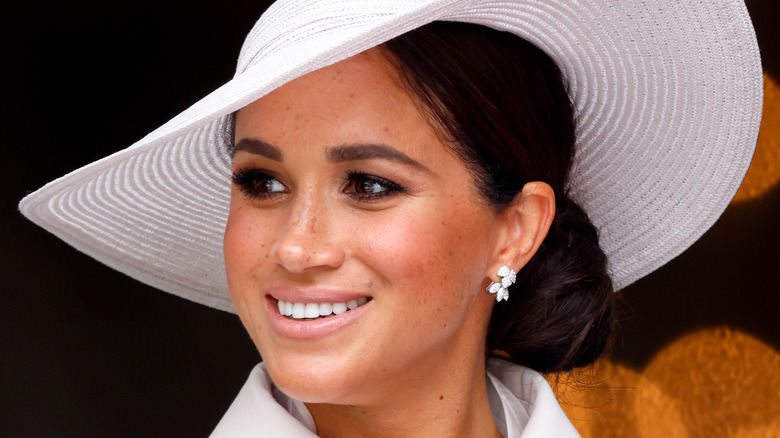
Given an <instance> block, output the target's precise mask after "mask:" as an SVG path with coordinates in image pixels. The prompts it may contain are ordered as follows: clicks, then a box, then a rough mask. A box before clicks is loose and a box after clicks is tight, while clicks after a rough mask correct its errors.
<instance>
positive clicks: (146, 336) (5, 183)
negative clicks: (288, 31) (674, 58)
mask: <svg viewBox="0 0 780 438" xmlns="http://www.w3.org/2000/svg"><path fill="white" fill-rule="evenodd" d="M266 3H267V2H259V3H249V2H247V3H228V2H217V1H216V0H211V1H166V2H153V1H148V0H147V1H130V0H113V1H96V0H92V1H87V0H74V1H70V2H67V3H65V2H55V1H51V0H48V1H27V2H24V3H21V4H17V5H16V6H13V7H9V6H5V7H4V8H3V9H4V11H3V13H2V14H1V15H0V32H1V33H2V35H0V36H2V39H0V41H2V43H0V44H2V54H3V58H2V59H3V69H2V70H3V72H2V81H0V87H1V88H0V93H1V94H0V98H1V99H2V107H1V108H0V111H2V117H0V123H2V128H1V129H0V141H1V142H2V143H0V144H2V147H3V151H4V153H3V156H2V159H0V166H2V168H1V171H0V176H1V177H2V187H3V190H2V191H0V248H2V249H1V250H0V251H1V252H0V272H1V273H2V279H3V281H2V283H1V286H0V288H1V289H2V293H1V294H0V436H1V437H17V436H18V437H55V436H56V437H71V436H74V437H92V436H94V437H103V436H114V437H119V436H122V437H124V436H127V437H135V436H145V437H158V436H159V437H163V436H207V435H208V433H210V431H211V430H212V429H213V427H214V426H215V425H216V423H217V422H218V421H219V419H220V418H221V415H222V414H223V413H224V411H225V410H226V409H227V407H228V406H229V405H230V402H231V401H232V400H233V398H234V397H235V395H236V394H237V392H238V389H239V388H240V387H241V385H242V384H243V382H244V380H245V379H246V377H247V374H248V372H249V371H250V369H251V368H252V367H253V366H254V365H255V364H256V363H257V361H258V360H259V357H258V355H257V352H256V351H255V349H254V346H253V345H252V343H251V341H250V340H249V338H248V336H247V335H246V334H245V333H244V330H243V328H242V327H241V324H240V322H239V321H238V318H237V317H236V316H234V315H232V314H227V313H223V312H219V311H215V310H212V309H208V308H206V307H203V306H200V305H197V304H193V303H190V302H187V301H184V300H182V299H179V298H175V297H173V296H170V295H168V294H165V293H161V292H159V291H157V290H155V289H153V288H151V287H148V286H145V285H143V284H141V283H138V282H136V281H134V280H131V279H130V278H128V277H125V276H124V275H122V274H119V273H116V272H114V271H112V270H110V269H109V268H107V267H105V266H103V265H101V264H99V263H98V262H95V261H94V260H92V259H90V258H89V257H87V256H85V255H83V254H81V253H79V252H77V251H75V250H73V249H72V248H70V247H69V246H67V245H66V244H64V243H62V242H61V241H59V240H58V239H56V238H54V237H53V236H51V235H50V234H48V233H47V232H45V231H43V230H41V229H39V228H38V227H36V226H34V225H33V224H31V223H29V222H27V221H26V220H25V219H24V218H23V217H22V216H21V215H20V214H19V213H18V211H17V210H16V204H17V202H18V201H19V200H20V199H21V198H22V197H23V196H24V195H25V194H26V193H28V192H30V191H32V190H35V189H37V188H39V187H40V186H42V185H43V184H44V183H46V182H48V181H50V180H51V179H53V178H56V177H58V176H60V175H62V174H64V173H67V172H68V171H70V170H73V169H75V168H77V167H80V166H82V165H85V164H87V163H89V162H91V161H93V160H96V159H98V158H101V157H103V156H105V155H108V154H109V153H112V152H115V151H117V150H119V149H122V148H124V147H127V146H129V145H130V144H132V143H133V142H134V141H136V140H138V139H140V138H141V137H142V136H143V135H145V134H146V133H148V132H149V131H151V130H152V129H154V128H156V127H157V126H159V125H160V124H162V123H164V122H165V121H167V120H168V119H169V118H170V117H172V116H174V115H175V114H177V113H178V112H179V111H181V110H182V109H184V108H186V107H187V106H189V105H190V104H191V103H193V102H195V101H196V100H197V99H198V98H200V97H202V96H204V95H206V94H207V93H208V92H210V91H211V90H212V89H213V88H215V87H216V86H218V85H220V84H221V83H222V82H224V81H225V80H227V79H229V78H230V77H231V76H232V73H233V67H234V65H235V59H236V58H237V56H238V51H239V48H240V46H241V42H242V41H243V37H244V35H245V34H246V32H248V31H249V29H250V28H251V26H252V25H253V24H254V21H255V20H256V19H257V17H259V15H260V13H261V11H262V10H263V9H264V7H265V6H264V4H266ZM748 7H749V9H750V10H751V13H752V14H753V17H754V20H755V22H756V28H757V32H758V37H759V42H760V43H761V45H762V49H763V55H762V56H763V57H764V66H765V71H766V72H767V73H768V74H769V75H771V76H772V77H773V78H775V79H776V80H777V79H780V54H778V47H779V46H778V44H777V43H778V42H780V41H778V37H777V35H778V34H777V32H775V29H774V26H776V24H775V23H778V22H780V8H778V6H777V4H776V2H772V1H770V0H749V1H748ZM778 224H780V187H777V186H775V187H774V188H773V189H772V190H771V191H769V192H768V193H765V194H764V195H763V196H762V197H761V198H759V199H757V200H752V201H747V202H742V203H739V204H736V205H733V206H731V207H730V208H729V209H728V210H727V211H726V213H725V214H724V215H723V217H722V218H721V219H720V220H719V221H718V223H717V224H716V225H715V227H714V228H713V229H712V230H711V231H709V232H708V233H707V234H706V235H705V236H704V238H703V239H701V240H700V241H699V242H697V243H696V244H695V245H694V246H693V247H692V248H691V249H690V250H688V251H686V252H685V253H684V254H683V255H682V256H680V257H678V258H677V259H676V260H674V261H673V262H672V263H670V264H668V265H667V266H665V267H664V268H662V269H660V270H659V271H657V272H656V273H654V274H653V275H650V276H649V277H647V278H645V279H643V280H640V281H639V282H638V283H636V284H635V285H633V286H631V287H629V288H628V289H626V290H625V291H624V293H622V295H621V297H622V299H623V301H624V304H623V306H622V308H623V311H622V314H621V318H620V319H621V322H620V325H621V330H620V333H619V335H618V336H617V338H616V344H615V347H614V352H613V354H612V357H613V360H614V361H616V362H617V363H620V364H623V365H625V366H628V367H631V368H634V369H641V368H642V367H643V366H644V365H645V364H647V362H648V361H649V360H650V359H651V358H652V357H653V355H654V354H655V353H656V352H657V351H658V350H659V349H660V348H662V347H663V346H664V345H667V344H668V343H669V342H671V341H673V340H674V339H677V338H679V337H680V336H681V335H683V334H686V333H690V332H692V331H694V330H697V329H701V328H708V327H716V326H724V325H725V326H729V327H732V328H735V329H737V330H740V331H742V332H745V333H748V334H750V335H751V336H754V337H756V338H758V339H760V340H762V341H763V342H765V343H767V344H769V345H771V346H772V347H773V348H774V349H775V350H780V330H779V329H780V325H779V324H778V311H777V309H778V307H779V305H780V298H779V297H780V294H778V292H780V287H779V286H778V285H777V281H778V280H777V278H778V269H780V263H778V260H780V258H779V257H778V243H779V242H780V229H779V228H780V227H778Z"/></svg>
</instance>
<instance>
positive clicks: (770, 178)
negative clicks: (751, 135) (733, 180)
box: [733, 74, 780, 202]
mask: <svg viewBox="0 0 780 438" xmlns="http://www.w3.org/2000/svg"><path fill="white" fill-rule="evenodd" d="M778 181H780V87H778V85H777V83H776V82H775V81H774V80H773V79H772V78H771V77H769V76H768V75H766V74H764V113H763V117H762V119H761V129H760V130H759V133H758V146H757V147H756V154H755V155H754V156H753V162H752V163H750V168H749V169H748V171H747V175H745V180H744V181H743V182H742V185H741V186H740V187H739V190H738V191H737V194H736V196H735V197H734V201H733V202H742V201H747V200H750V199H755V198H758V197H760V196H761V195H763V194H764V193H766V192H767V191H769V190H770V189H771V188H772V187H774V186H775V185H776V184H777V183H778Z"/></svg>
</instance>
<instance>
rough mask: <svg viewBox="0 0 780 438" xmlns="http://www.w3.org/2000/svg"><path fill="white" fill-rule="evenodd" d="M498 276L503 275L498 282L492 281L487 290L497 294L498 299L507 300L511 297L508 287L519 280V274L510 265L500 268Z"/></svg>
mask: <svg viewBox="0 0 780 438" xmlns="http://www.w3.org/2000/svg"><path fill="white" fill-rule="evenodd" d="M498 276H499V277H501V281H500V282H498V283H494V282H492V281H491V282H490V284H489V285H488V287H487V288H486V289H485V290H486V291H488V292H490V293H491V294H496V301H501V300H504V301H506V300H508V299H509V289H508V288H509V286H511V285H513V284H515V281H516V280H517V274H516V273H515V271H513V270H511V269H509V268H508V267H506V266H502V267H501V268H499V270H498Z"/></svg>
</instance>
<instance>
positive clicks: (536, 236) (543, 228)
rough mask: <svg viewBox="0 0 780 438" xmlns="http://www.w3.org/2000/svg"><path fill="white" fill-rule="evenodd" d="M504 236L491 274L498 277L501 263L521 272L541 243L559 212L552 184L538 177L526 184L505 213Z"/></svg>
mask: <svg viewBox="0 0 780 438" xmlns="http://www.w3.org/2000/svg"><path fill="white" fill-rule="evenodd" d="M502 216H503V217H502V218H501V222H502V227H503V229H502V233H501V234H502V236H501V240H499V247H498V248H497V251H496V255H495V257H494V263H493V264H491V265H490V267H489V268H488V269H489V272H487V276H488V277H489V278H491V280H492V281H496V280H497V279H498V277H497V274H496V273H497V272H498V269H499V268H500V267H501V266H507V267H509V268H510V269H513V270H514V271H515V272H519V271H520V270H521V269H522V268H523V267H524V266H525V265H526V264H527V263H528V261H529V260H531V257H533V255H534V254H536V251H537V250H538V249H539V246H541V244H542V241H544V238H545V237H546V236H547V232H548V231H549V230H550V225H551V224H552V221H553V217H554V216H555V193H554V192H553V189H552V187H550V185H549V184H547V183H544V182H540V181H534V182H529V183H527V184H526V185H525V186H523V190H522V191H521V192H520V193H519V194H518V195H517V197H516V198H515V200H514V201H513V202H512V205H510V206H509V208H507V210H506V211H505V212H504V213H502Z"/></svg>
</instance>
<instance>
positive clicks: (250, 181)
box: [233, 169, 287, 199]
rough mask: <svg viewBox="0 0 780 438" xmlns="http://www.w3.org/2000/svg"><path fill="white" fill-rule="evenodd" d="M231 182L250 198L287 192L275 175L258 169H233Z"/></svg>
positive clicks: (268, 196)
mask: <svg viewBox="0 0 780 438" xmlns="http://www.w3.org/2000/svg"><path fill="white" fill-rule="evenodd" d="M233 184H235V185H236V186H238V188H239V189H240V190H241V192H242V193H243V194H244V195H246V196H247V197H248V198H252V199H268V198H271V197H273V196H278V195H280V194H282V193H286V192H287V188H286V187H285V186H284V184H282V183H281V182H280V181H279V180H278V179H276V177H275V176H273V175H272V174H270V173H268V172H266V171H263V170H260V169H239V170H237V171H235V172H234V173H233Z"/></svg>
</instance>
